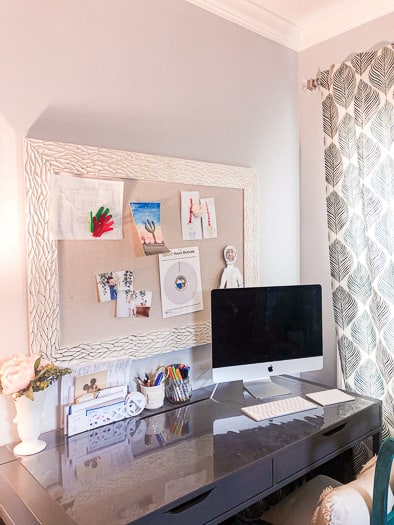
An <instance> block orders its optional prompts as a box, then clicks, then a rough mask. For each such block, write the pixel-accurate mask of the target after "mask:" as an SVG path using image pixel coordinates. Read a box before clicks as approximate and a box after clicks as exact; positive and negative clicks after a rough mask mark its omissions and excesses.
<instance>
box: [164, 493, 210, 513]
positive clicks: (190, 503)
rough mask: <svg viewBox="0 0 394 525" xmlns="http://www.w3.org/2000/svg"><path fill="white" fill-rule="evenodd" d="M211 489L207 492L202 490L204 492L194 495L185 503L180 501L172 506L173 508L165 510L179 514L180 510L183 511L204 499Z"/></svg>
mask: <svg viewBox="0 0 394 525" xmlns="http://www.w3.org/2000/svg"><path fill="white" fill-rule="evenodd" d="M212 490H213V489H211V490H208V491H207V492H204V494H200V495H199V496H196V497H195V498H192V499H189V500H188V501H186V502H185V503H181V504H180V505H178V506H177V507H174V508H173V509H171V510H168V511H167V512H168V513H169V514H180V513H181V512H184V511H185V510H187V509H189V508H190V507H193V506H194V505H198V504H199V503H201V501H204V500H205V499H206V498H207V497H208V496H209V495H210V494H211V492H212Z"/></svg>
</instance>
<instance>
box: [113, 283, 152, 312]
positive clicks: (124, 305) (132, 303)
mask: <svg viewBox="0 0 394 525" xmlns="http://www.w3.org/2000/svg"><path fill="white" fill-rule="evenodd" d="M151 303H152V292H148V291H146V290H139V291H137V292H135V291H133V290H119V291H118V299H117V301H116V317H131V318H133V317H149V316H150V308H151Z"/></svg>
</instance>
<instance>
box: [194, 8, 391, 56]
mask: <svg viewBox="0 0 394 525" xmlns="http://www.w3.org/2000/svg"><path fill="white" fill-rule="evenodd" d="M187 1H188V2H190V3H192V4H195V5H197V6H199V7H202V8H204V9H206V10H207V11H210V12H212V13H215V14H216V15H219V16H221V17H223V18H225V19H227V20H230V21H232V22H234V23H236V24H238V25H240V26H243V27H246V28H247V29H250V30H251V31H254V32H256V33H259V34H261V35H263V36H265V37H267V38H270V39H271V40H274V41H276V42H279V43H280V44H283V45H285V46H287V47H289V48H291V49H294V50H296V51H302V50H304V49H307V48H308V47H311V46H314V45H316V44H319V43H320V42H323V41H325V40H328V39H330V38H332V37H334V36H336V35H339V34H341V33H344V32H345V31H349V30H350V29H353V28H355V27H358V26H360V25H362V24H365V23H367V22H370V21H372V20H375V19H376V18H379V17H381V16H384V15H387V14H388V13H392V12H394V0H187Z"/></svg>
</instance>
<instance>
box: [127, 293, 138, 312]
mask: <svg viewBox="0 0 394 525" xmlns="http://www.w3.org/2000/svg"><path fill="white" fill-rule="evenodd" d="M127 302H128V304H129V317H136V315H137V302H136V294H135V293H134V292H131V294H130V296H129V298H128V299H127Z"/></svg>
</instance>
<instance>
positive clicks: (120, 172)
mask: <svg viewBox="0 0 394 525" xmlns="http://www.w3.org/2000/svg"><path fill="white" fill-rule="evenodd" d="M55 171H61V172H65V173H70V174H77V175H80V176H86V177H95V178H103V179H114V178H116V179H141V180H144V181H152V182H174V183H183V184H197V185H201V186H216V187H224V188H239V189H242V190H243V197H244V280H245V285H246V286H253V285H256V284H257V283H258V260H259V255H258V251H259V250H258V238H259V235H258V181H257V174H256V172H255V170H253V169H249V168H242V167H237V166H226V165H222V164H212V163H208V162H197V161H191V160H182V159H176V158H171V157H163V156H156V155H145V154H141V153H131V152H126V151H118V150H110V149H102V148H94V147H90V146H80V145H75V144H65V143H58V142H46V141H41V140H33V139H26V140H25V177H26V208H27V261H28V262H27V264H28V304H29V331H30V346H31V350H32V352H33V353H36V354H37V353H40V352H44V353H46V354H47V355H48V356H49V357H50V358H52V359H53V360H54V361H56V362H58V363H67V364H76V363H83V362H89V361H93V360H94V361H97V360H109V359H117V358H121V357H132V358H136V359H139V358H143V357H148V356H151V355H154V354H159V353H164V352H169V351H172V350H180V349H183V348H190V347H193V346H198V345H202V344H205V343H209V342H210V341H211V335H210V328H211V327H210V322H209V321H205V322H201V323H195V324H191V325H186V326H180V327H177V328H172V329H169V330H160V331H151V332H148V333H145V334H138V335H130V336H127V337H121V338H119V339H111V340H108V341H100V342H95V343H88V344H85V343H84V344H80V345H77V346H72V347H63V348H61V347H60V298H59V275H58V254H57V242H56V241H53V240H51V239H50V237H49V224H48V216H49V176H50V173H52V172H55Z"/></svg>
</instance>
